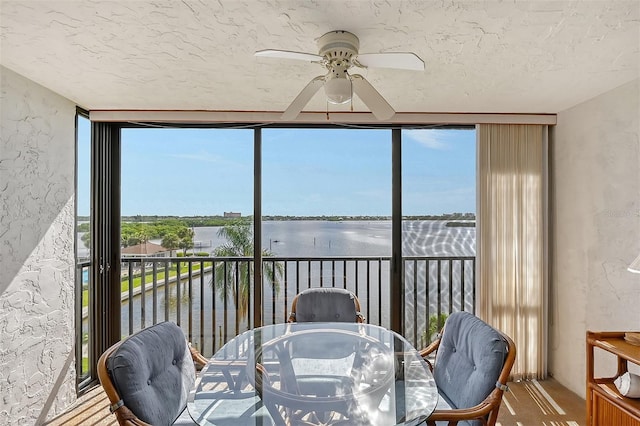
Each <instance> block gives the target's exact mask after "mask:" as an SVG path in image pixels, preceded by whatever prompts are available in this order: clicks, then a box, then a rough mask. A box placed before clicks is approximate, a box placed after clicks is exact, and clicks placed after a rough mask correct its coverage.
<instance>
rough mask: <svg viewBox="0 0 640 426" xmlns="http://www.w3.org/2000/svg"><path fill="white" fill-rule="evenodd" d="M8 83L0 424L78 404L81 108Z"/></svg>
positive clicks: (7, 77) (2, 185)
mask: <svg viewBox="0 0 640 426" xmlns="http://www.w3.org/2000/svg"><path fill="white" fill-rule="evenodd" d="M0 80H1V85H0V87H1V96H2V98H1V104H0V106H1V110H0V123H1V127H0V389H2V392H0V424H3V425H6V424H36V423H39V422H38V420H39V419H40V420H43V419H44V417H46V416H47V415H48V416H51V415H53V414H55V413H58V412H60V411H61V410H62V409H63V408H64V407H66V406H68V405H69V404H70V403H71V402H73V401H74V400H75V398H76V396H75V370H74V368H73V360H74V351H73V348H74V317H73V306H74V291H73V288H74V282H73V275H74V274H73V271H74V269H73V264H74V253H73V249H74V245H73V244H74V238H73V231H74V228H73V226H74V161H75V160H74V152H75V142H74V132H75V130H74V128H75V124H74V116H75V105H74V104H73V103H71V102H70V101H68V100H67V99H64V98H62V97H60V96H59V95H57V94H55V93H53V92H51V91H49V90H47V89H45V88H43V87H41V86H39V85H37V84H35V83H33V82H32V81H29V80H27V79H24V78H23V77H21V76H19V75H18V74H16V73H14V72H12V71H10V70H8V69H7V68H3V67H0Z"/></svg>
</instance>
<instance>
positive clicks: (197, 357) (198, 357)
mask: <svg viewBox="0 0 640 426" xmlns="http://www.w3.org/2000/svg"><path fill="white" fill-rule="evenodd" d="M189 351H190V352H191V358H193V362H195V364H196V366H197V367H198V370H202V369H203V368H204V366H205V365H207V363H208V362H209V360H208V359H207V358H205V357H204V356H203V355H202V354H201V353H200V352H199V351H198V350H197V349H196V348H194V347H193V346H191V342H189Z"/></svg>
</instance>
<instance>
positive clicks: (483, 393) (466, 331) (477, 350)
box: [433, 312, 508, 424]
mask: <svg viewBox="0 0 640 426" xmlns="http://www.w3.org/2000/svg"><path fill="white" fill-rule="evenodd" d="M507 349H508V345H507V342H506V341H505V339H504V338H503V337H502V335H501V334H500V333H499V332H498V331H496V330H495V329H494V328H492V327H491V326H489V325H488V324H486V323H485V322H484V321H482V320H481V319H479V318H478V317H476V316H475V315H473V314H470V313H468V312H456V313H453V314H451V315H450V316H449V318H448V319H447V322H446V323H445V328H444V334H443V336H442V338H441V340H440V346H439V347H438V352H437V355H436V361H435V366H434V369H433V373H434V374H433V375H434V378H435V381H436V385H437V387H438V392H439V394H440V396H441V397H442V398H444V400H445V401H446V402H447V403H448V404H449V405H450V406H451V408H454V409H455V408H470V407H473V406H474V405H477V404H479V403H480V402H482V401H483V400H484V399H485V398H486V397H487V396H488V395H489V394H490V393H491V391H492V390H493V389H494V388H495V385H496V381H497V380H498V377H499V376H500V372H501V371H502V368H503V365H504V362H505V359H506V356H507ZM470 424H476V423H475V422H470Z"/></svg>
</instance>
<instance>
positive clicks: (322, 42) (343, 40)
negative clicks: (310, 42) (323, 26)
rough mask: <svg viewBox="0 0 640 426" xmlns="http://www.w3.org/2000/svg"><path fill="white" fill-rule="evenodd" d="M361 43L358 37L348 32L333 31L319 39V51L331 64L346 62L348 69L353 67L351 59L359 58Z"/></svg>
mask: <svg viewBox="0 0 640 426" xmlns="http://www.w3.org/2000/svg"><path fill="white" fill-rule="evenodd" d="M359 48H360V41H359V40H358V37H356V36H355V35H354V34H351V33H350V32H348V31H331V32H328V33H326V34H325V35H323V36H322V37H320V38H319V39H318V51H319V54H320V56H322V57H323V58H324V59H325V60H326V61H327V68H329V64H331V63H337V62H343V61H344V62H346V63H347V64H345V66H346V68H349V67H351V59H352V58H354V57H355V56H358V49H359Z"/></svg>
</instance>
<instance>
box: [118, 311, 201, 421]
mask: <svg viewBox="0 0 640 426" xmlns="http://www.w3.org/2000/svg"><path fill="white" fill-rule="evenodd" d="M106 366H107V370H108V372H109V375H110V376H111V380H112V381H113V384H114V386H115V388H116V390H117V391H118V393H119V394H120V397H121V398H122V400H123V401H124V403H125V405H126V406H127V407H128V408H129V409H130V410H131V411H132V412H133V413H134V414H135V415H136V416H137V417H138V418H139V419H140V420H143V421H144V422H147V423H149V424H152V425H170V424H172V423H173V422H174V421H175V420H176V419H177V418H178V417H179V416H180V413H181V412H182V411H184V409H185V407H186V406H187V397H188V394H189V390H190V389H191V387H192V386H193V385H194V382H195V377H196V373H195V367H194V364H193V358H192V357H191V353H190V351H189V347H188V346H187V341H186V339H185V336H184V333H183V332H182V330H181V329H180V328H179V327H178V326H177V325H176V324H174V323H172V322H162V323H159V324H156V325H154V326H152V327H148V328H145V329H143V330H141V331H139V332H138V333H136V334H134V335H132V336H130V337H129V338H128V339H126V340H125V341H124V342H122V344H121V345H120V346H119V347H118V348H117V349H116V351H115V352H114V353H113V354H111V356H110V357H109V358H108V359H107V362H106Z"/></svg>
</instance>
